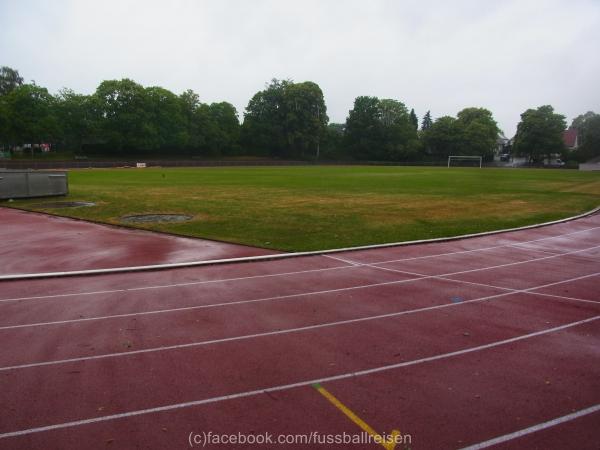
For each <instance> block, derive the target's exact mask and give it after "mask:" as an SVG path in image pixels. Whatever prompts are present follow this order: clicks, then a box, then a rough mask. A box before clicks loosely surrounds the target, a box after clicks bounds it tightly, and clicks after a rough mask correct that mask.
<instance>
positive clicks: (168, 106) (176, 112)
mask: <svg viewBox="0 0 600 450" xmlns="http://www.w3.org/2000/svg"><path fill="white" fill-rule="evenodd" d="M143 95H144V99H143V100H144V103H145V104H146V113H147V116H146V120H147V123H146V124H145V129H146V132H147V133H148V136H147V137H146V139H147V148H148V149H150V150H156V149H163V150H176V149H181V148H183V147H184V146H185V145H186V143H187V139H188V136H187V132H186V123H185V118H184V112H183V108H182V105H181V102H180V101H179V98H178V97H177V96H176V95H175V94H173V93H172V92H171V91H169V90H167V89H164V88H161V87H158V86H153V87H148V88H145V89H144V93H143Z"/></svg>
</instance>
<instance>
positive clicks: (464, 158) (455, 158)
mask: <svg viewBox="0 0 600 450" xmlns="http://www.w3.org/2000/svg"><path fill="white" fill-rule="evenodd" d="M452 161H475V162H476V163H479V168H480V169H481V167H482V163H483V157H482V156H455V155H452V156H448V167H450V166H451V164H452Z"/></svg>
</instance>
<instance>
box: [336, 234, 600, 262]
mask: <svg viewBox="0 0 600 450" xmlns="http://www.w3.org/2000/svg"><path fill="white" fill-rule="evenodd" d="M598 228H600V227H592V228H586V229H585V230H579V231H572V232H570V233H565V234H560V235H556V236H546V237H543V238H539V239H532V240H530V241H523V242H511V243H509V244H501V245H493V246H491V247H482V248H475V249H472V250H459V251H454V252H447V253H437V254H434V255H425V256H413V257H410V258H400V259H389V260H385V261H376V262H371V263H368V264H386V263H391V262H403V261H414V260H419V259H428V258H438V257H440V256H453V255H461V254H464V253H474V252H481V251H486V250H496V249H500V248H506V247H514V246H517V245H525V244H532V243H534V242H540V241H546V240H549V239H560V238H563V237H566V236H571V235H574V234H579V233H585V232H588V231H593V230H596V229H598ZM523 250H532V251H538V252H542V251H546V250H537V249H533V248H525V249H523ZM348 253H351V252H348ZM324 256H325V255H324ZM348 262H350V260H348ZM355 262H357V263H359V264H362V263H360V262H358V261H355Z"/></svg>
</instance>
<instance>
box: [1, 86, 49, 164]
mask: <svg viewBox="0 0 600 450" xmlns="http://www.w3.org/2000/svg"><path fill="white" fill-rule="evenodd" d="M3 103H4V108H3V109H4V111H5V114H6V123H5V130H6V132H7V140H8V141H9V143H12V144H39V143H42V142H52V141H54V140H56V139H57V138H58V137H59V136H60V127H59V123H58V121H57V118H56V99H55V98H54V97H52V95H50V94H49V93H48V90H47V89H45V88H42V87H39V86H36V85H35V84H23V85H21V86H18V87H16V88H15V89H13V90H12V91H11V92H10V93H9V94H7V95H6V96H5V97H4V102H3ZM32 152H33V149H32Z"/></svg>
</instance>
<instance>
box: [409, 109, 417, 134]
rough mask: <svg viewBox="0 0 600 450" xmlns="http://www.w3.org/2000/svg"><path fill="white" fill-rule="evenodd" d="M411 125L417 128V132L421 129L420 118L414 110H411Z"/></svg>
mask: <svg viewBox="0 0 600 450" xmlns="http://www.w3.org/2000/svg"><path fill="white" fill-rule="evenodd" d="M410 123H411V124H412V126H413V127H414V128H415V130H418V129H419V118H418V117H417V115H416V114H415V110H414V109H411V110H410Z"/></svg>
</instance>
